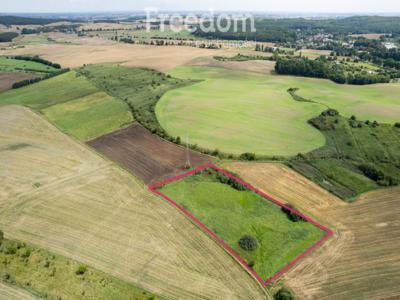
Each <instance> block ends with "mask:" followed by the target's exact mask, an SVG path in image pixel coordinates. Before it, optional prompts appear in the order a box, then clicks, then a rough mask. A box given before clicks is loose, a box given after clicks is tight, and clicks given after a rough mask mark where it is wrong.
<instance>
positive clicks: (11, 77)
mask: <svg viewBox="0 0 400 300" xmlns="http://www.w3.org/2000/svg"><path fill="white" fill-rule="evenodd" d="M36 77H39V76H38V75H36V74H28V73H20V72H0V92H3V91H6V90H9V89H11V88H12V85H13V84H14V83H16V82H19V81H22V80H26V79H32V78H36Z"/></svg>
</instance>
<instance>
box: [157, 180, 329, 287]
mask: <svg viewBox="0 0 400 300" xmlns="http://www.w3.org/2000/svg"><path fill="white" fill-rule="evenodd" d="M160 191H161V192H162V193H164V194H165V195H167V196H168V197H170V198H171V199H173V200H174V201H176V202H178V203H179V204H181V205H182V206H183V207H184V208H185V209H187V210H188V211H189V212H190V213H191V214H193V215H194V216H195V217H196V218H197V219H199V220H200V221H201V222H202V223H203V224H205V225H206V226H207V227H208V228H210V229H211V230H212V231H213V232H214V233H215V234H216V235H218V236H219V237H220V238H222V239H223V240H224V241H225V242H226V243H227V245H228V246H229V247H231V248H232V249H233V250H234V251H235V252H236V253H237V254H238V255H239V256H240V257H241V258H242V259H244V260H245V262H246V263H247V264H248V265H250V266H251V267H252V268H253V269H254V271H256V272H257V274H258V275H259V276H260V277H261V278H262V279H263V280H267V279H269V278H270V277H272V276H273V275H274V274H275V273H276V272H278V271H279V270H280V269H281V268H283V267H284V266H285V265H286V264H288V263H289V262H290V261H292V260H293V259H294V258H296V257H297V256H298V255H299V254H300V253H302V252H303V251H304V250H306V249H307V248H309V247H311V246H312V245H313V244H314V243H315V242H317V241H318V240H319V239H320V238H322V237H323V236H324V231H322V230H321V229H319V228H317V227H315V226H314V225H313V224H311V223H308V222H306V221H299V222H293V221H292V220H290V219H289V218H288V216H287V215H286V214H285V213H284V212H282V210H281V207H280V206H278V205H276V204H274V203H273V202H270V201H267V200H265V198H263V197H261V196H259V195H257V194H255V193H254V192H252V191H249V190H245V191H239V190H236V189H234V188H232V187H231V186H229V185H227V184H222V183H220V182H219V181H216V180H215V179H214V178H212V177H211V176H210V175H209V174H207V173H201V174H197V175H193V176H189V177H185V178H184V179H181V180H179V181H175V182H173V183H170V184H168V185H166V186H164V187H162V188H160ZM245 235H250V236H253V237H255V238H256V240H257V243H258V247H257V249H256V250H255V251H246V250H243V249H242V248H241V247H240V246H239V243H238V242H239V240H240V238H241V237H243V236H245Z"/></svg>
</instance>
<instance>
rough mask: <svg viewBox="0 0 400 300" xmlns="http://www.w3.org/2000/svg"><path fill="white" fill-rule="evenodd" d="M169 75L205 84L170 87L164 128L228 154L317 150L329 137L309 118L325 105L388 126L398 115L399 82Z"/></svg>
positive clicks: (199, 71)
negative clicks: (296, 96) (299, 99)
mask: <svg viewBox="0 0 400 300" xmlns="http://www.w3.org/2000/svg"><path fill="white" fill-rule="evenodd" d="M170 74H171V75H173V76H175V77H178V78H186V79H187V78H191V79H203V80H205V82H202V83H198V84H195V85H192V86H189V87H185V88H181V89H179V90H172V91H170V92H168V93H166V94H165V95H164V96H163V97H162V98H161V100H160V101H159V103H158V105H157V106H156V114H157V117H158V119H159V122H160V124H161V125H162V127H163V128H164V129H166V131H167V132H169V133H170V134H171V135H175V136H180V137H185V136H186V135H187V136H189V138H190V139H191V142H192V143H197V144H198V145H199V146H204V147H207V148H210V149H214V148H218V149H219V150H220V151H224V152H228V153H230V152H233V153H236V154H238V153H243V152H255V153H258V154H267V155H278V156H279V155H295V154H297V153H299V152H302V153H304V152H308V151H311V150H313V149H316V148H318V147H320V146H322V145H323V143H324V142H323V140H324V137H323V136H321V134H320V133H318V132H316V131H315V129H313V128H311V127H309V126H308V125H307V121H308V120H309V119H310V118H312V117H314V116H316V115H318V114H319V113H320V111H322V110H323V109H326V106H329V107H332V108H335V109H338V110H339V111H340V112H341V113H343V115H345V116H347V117H350V116H351V115H353V114H355V115H357V117H359V118H360V119H361V118H362V119H365V120H366V119H369V120H371V121H373V120H377V121H378V122H384V123H394V122H396V121H398V120H397V118H398V115H400V108H399V106H398V105H397V102H398V101H399V96H398V95H399V94H400V85H399V84H380V85H373V86H362V87H360V86H348V85H339V84H335V83H332V82H330V81H328V80H321V79H310V78H301V77H293V76H278V75H260V74H255V73H251V72H241V71H228V70H225V69H222V68H209V67H180V68H177V69H174V70H172V71H170ZM290 88H296V89H299V92H298V93H299V95H300V96H302V97H303V98H305V99H311V100H312V101H314V102H318V103H321V104H322V105H318V104H316V103H301V102H296V101H293V99H291V97H290V95H288V94H287V90H288V89H290ZM210 133H212V136H211V137H210ZM282 144H284V145H288V146H287V147H286V148H285V147H282Z"/></svg>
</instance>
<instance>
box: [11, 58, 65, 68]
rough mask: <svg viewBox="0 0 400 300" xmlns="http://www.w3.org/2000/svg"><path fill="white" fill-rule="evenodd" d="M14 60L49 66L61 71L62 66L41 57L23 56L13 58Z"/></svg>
mask: <svg viewBox="0 0 400 300" xmlns="http://www.w3.org/2000/svg"><path fill="white" fill-rule="evenodd" d="M12 58H14V59H17V60H25V61H33V62H37V63H39V64H42V65H46V66H49V67H53V68H55V69H61V65H60V64H57V63H53V62H51V61H48V60H46V59H43V58H40V57H39V56H22V55H17V56H14V57H12Z"/></svg>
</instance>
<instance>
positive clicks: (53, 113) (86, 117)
mask: <svg viewBox="0 0 400 300" xmlns="http://www.w3.org/2000/svg"><path fill="white" fill-rule="evenodd" d="M43 113H44V114H45V116H46V117H47V118H48V119H49V120H50V121H52V122H53V123H55V124H57V126H58V127H59V128H60V129H61V130H63V131H64V132H67V133H69V134H71V135H73V136H75V137H77V138H78V139H79V140H82V141H88V140H91V139H94V138H96V137H98V136H101V135H104V134H107V133H110V132H113V131H115V130H116V129H118V128H121V127H122V126H124V125H127V124H129V123H132V121H133V119H132V114H131V113H130V112H129V110H128V109H127V105H126V104H125V103H124V102H122V101H119V100H116V99H115V98H112V97H111V96H109V95H107V94H106V93H104V92H98V93H94V94H91V95H89V96H86V97H83V98H79V99H76V100H71V101H68V102H65V103H60V104H56V105H53V106H50V107H48V108H45V109H44V110H43Z"/></svg>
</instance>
